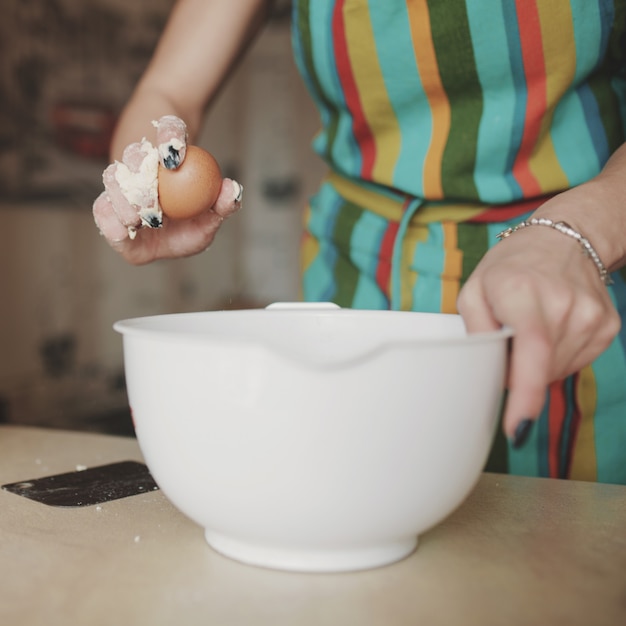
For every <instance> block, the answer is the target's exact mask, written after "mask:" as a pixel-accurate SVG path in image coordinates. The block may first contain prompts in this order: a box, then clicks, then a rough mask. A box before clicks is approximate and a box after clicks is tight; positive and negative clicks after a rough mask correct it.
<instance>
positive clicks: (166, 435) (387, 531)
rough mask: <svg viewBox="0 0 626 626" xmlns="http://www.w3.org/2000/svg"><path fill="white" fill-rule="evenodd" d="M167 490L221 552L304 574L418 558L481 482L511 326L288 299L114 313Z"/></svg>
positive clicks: (141, 424)
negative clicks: (469, 324) (125, 316)
mask: <svg viewBox="0 0 626 626" xmlns="http://www.w3.org/2000/svg"><path fill="white" fill-rule="evenodd" d="M115 329H116V330H117V331H119V332H120V333H122V335H123V342H124V359H125V370H126V380H127V386H128V397H129V403H130V406H131V409H132V413H133V417H134V422H135V428H136V433H137V439H138V442H139V445H140V447H141V450H142V452H143V454H144V456H145V459H146V463H147V465H148V467H149V469H150V471H151V473H152V475H153V476H154V479H155V480H156V482H157V483H158V485H159V486H160V487H161V489H162V490H163V492H164V493H165V495H166V496H167V497H168V498H169V499H170V500H171V501H172V503H173V504H174V505H175V506H177V507H178V508H179V509H180V510H181V511H182V512H183V513H185V514H186V515H187V516H189V517H190V518H191V519H192V520H194V521H195V522H197V523H198V524H200V525H201V526H202V527H203V528H204V531H205V536H206V539H207V541H208V543H209V544H210V545H211V546H212V547H213V548H214V549H215V550H217V551H218V552H221V553H222V554H225V555H227V556H230V557H232V558H234V559H237V560H239V561H243V562H246V563H251V564H256V565H262V566H266V567H273V568H279V569H289V570H300V571H342V570H356V569H365V568H370V567H375V566H380V565H384V564H387V563H391V562H393V561H396V560H398V559H401V558H403V557H404V556H406V555H408V554H410V553H411V552H412V551H413V550H414V548H415V546H416V545H417V537H418V535H419V534H420V533H422V532H423V531H425V530H426V529H428V528H429V527H431V526H433V525H434V524H436V523H437V522H439V521H440V520H442V519H443V518H444V517H445V516H447V515H448V514H449V513H450V512H452V511H453V510H454V509H455V508H456V507H457V506H458V505H459V504H460V503H461V502H462V501H463V500H464V498H465V497H466V496H467V495H468V493H469V492H470V490H471V489H472V488H473V486H474V485H475V483H476V481H477V479H478V477H479V475H480V472H481V470H482V468H483V466H484V463H485V461H486V458H487V455H488V452H489V449H490V445H491V442H492V439H493V435H494V431H495V428H496V424H497V417H498V413H499V408H500V403H501V398H502V391H503V383H504V376H505V369H506V354H507V339H508V337H509V336H510V332H508V331H506V330H501V331H497V332H492V333H485V334H476V335H467V334H466V332H465V330H464V326H463V322H462V320H461V318H460V317H459V316H456V315H441V314H429V313H409V312H391V311H357V310H350V309H339V308H338V307H335V306H334V305H330V304H319V305H311V304H306V305H302V304H288V303H287V304H280V305H272V307H269V308H268V309H258V310H244V311H219V312H207V313H184V314H175V315H162V316H154V317H145V318H137V319H130V320H125V321H120V322H117V323H116V324H115Z"/></svg>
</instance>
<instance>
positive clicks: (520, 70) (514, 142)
mask: <svg viewBox="0 0 626 626" xmlns="http://www.w3.org/2000/svg"><path fill="white" fill-rule="evenodd" d="M502 9H503V15H504V23H505V28H506V35H507V41H508V47H507V48H508V52H509V63H510V65H511V73H512V77H513V83H514V85H515V106H514V110H513V125H512V131H511V142H510V144H509V153H508V156H507V159H506V173H505V178H506V180H507V182H508V184H509V186H510V187H511V191H512V193H513V198H521V197H522V189H521V187H520V186H519V184H518V182H517V181H516V180H515V177H514V176H513V164H514V163H515V157H516V156H517V153H518V151H519V149H520V146H521V143H522V135H523V133H524V119H525V116H526V101H527V100H528V92H527V89H526V78H525V74H524V63H523V60H522V48H521V42H520V35H519V28H518V26H517V13H516V11H515V0H504V2H503V4H502Z"/></svg>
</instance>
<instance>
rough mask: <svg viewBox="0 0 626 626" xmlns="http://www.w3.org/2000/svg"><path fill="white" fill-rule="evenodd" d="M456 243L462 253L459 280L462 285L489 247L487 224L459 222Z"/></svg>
mask: <svg viewBox="0 0 626 626" xmlns="http://www.w3.org/2000/svg"><path fill="white" fill-rule="evenodd" d="M457 245H458V248H459V250H461V252H462V253H463V263H462V267H461V280H460V285H461V286H463V284H464V283H465V281H466V280H467V279H468V278H469V275H470V274H471V273H472V272H473V271H474V268H475V267H476V265H477V264H478V262H479V261H480V260H481V259H482V258H483V256H484V255H485V252H487V250H488V248H489V232H488V225H487V224H468V223H460V224H459V225H458V227H457Z"/></svg>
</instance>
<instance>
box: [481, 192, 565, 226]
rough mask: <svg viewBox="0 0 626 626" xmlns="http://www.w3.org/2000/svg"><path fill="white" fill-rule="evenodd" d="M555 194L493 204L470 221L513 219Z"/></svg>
mask: <svg viewBox="0 0 626 626" xmlns="http://www.w3.org/2000/svg"><path fill="white" fill-rule="evenodd" d="M554 195H555V194H548V195H545V196H541V197H539V198H531V199H530V200H522V201H521V202H511V203H507V204H494V205H492V206H490V207H488V208H486V209H485V211H484V212H483V213H479V214H478V215H475V216H474V217H472V219H471V220H469V221H470V222H481V223H484V222H506V221H508V220H512V219H515V218H516V217H519V216H520V215H524V213H529V212H530V211H534V210H535V209H537V208H539V207H540V206H541V205H542V204H543V203H544V202H546V201H547V200H549V199H550V198H552V197H553V196H554Z"/></svg>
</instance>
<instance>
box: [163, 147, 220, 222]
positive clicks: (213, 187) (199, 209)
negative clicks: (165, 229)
mask: <svg viewBox="0 0 626 626" xmlns="http://www.w3.org/2000/svg"><path fill="white" fill-rule="evenodd" d="M221 187H222V173H221V171H220V166H219V165H218V164H217V161H216V160H215V159H214V158H213V156H212V155H211V154H209V153H208V152H207V151H206V150H203V149H202V148H199V147H198V146H187V154H186V156H185V160H184V161H183V163H182V165H181V166H180V167H179V168H178V169H175V170H168V169H166V168H164V167H163V166H162V165H159V204H160V205H161V208H162V209H163V213H164V214H165V215H167V216H168V217H169V218H171V219H186V218H190V217H196V216H197V215H200V214H201V213H203V212H204V211H206V210H207V209H210V208H211V207H212V206H213V205H214V204H215V201H216V200H217V196H218V195H219V193H220V189H221Z"/></svg>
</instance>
